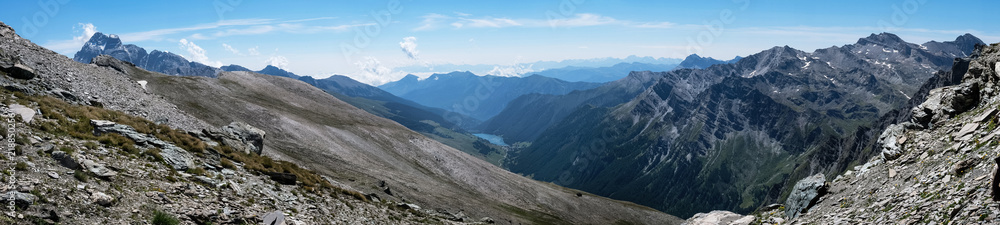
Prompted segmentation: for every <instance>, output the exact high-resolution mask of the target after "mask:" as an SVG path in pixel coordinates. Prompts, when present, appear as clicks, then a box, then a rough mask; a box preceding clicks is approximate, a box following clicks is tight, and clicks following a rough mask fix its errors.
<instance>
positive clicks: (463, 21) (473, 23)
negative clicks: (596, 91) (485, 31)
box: [413, 13, 673, 31]
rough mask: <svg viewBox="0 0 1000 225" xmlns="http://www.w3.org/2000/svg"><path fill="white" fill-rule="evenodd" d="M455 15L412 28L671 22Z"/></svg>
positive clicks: (660, 25)
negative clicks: (446, 25) (444, 25)
mask: <svg viewBox="0 0 1000 225" xmlns="http://www.w3.org/2000/svg"><path fill="white" fill-rule="evenodd" d="M455 14H456V15H458V16H457V17H452V16H445V15H441V14H434V13H431V14H427V15H425V16H423V18H424V20H423V21H422V22H421V23H420V24H421V25H420V26H419V27H417V28H414V29H413V30H416V31H419V30H431V29H435V28H439V27H441V26H442V25H443V24H448V25H450V26H451V27H453V28H455V29H462V28H505V27H586V26H602V25H619V26H627V27H634V28H669V27H671V26H673V23H669V22H645V23H637V22H632V21H624V20H617V19H615V18H611V17H607V16H602V15H598V14H591V13H580V14H574V15H573V16H572V17H566V18H552V19H548V20H543V19H529V18H500V17H488V16H487V17H478V18H473V17H471V16H472V15H469V14H464V13H455Z"/></svg>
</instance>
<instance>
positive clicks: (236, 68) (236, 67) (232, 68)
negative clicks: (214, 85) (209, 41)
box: [219, 64, 253, 72]
mask: <svg viewBox="0 0 1000 225" xmlns="http://www.w3.org/2000/svg"><path fill="white" fill-rule="evenodd" d="M219 69H222V71H230V72H232V71H253V70H250V69H247V68H246V67H243V66H240V65H236V64H230V65H228V66H222V67H219Z"/></svg>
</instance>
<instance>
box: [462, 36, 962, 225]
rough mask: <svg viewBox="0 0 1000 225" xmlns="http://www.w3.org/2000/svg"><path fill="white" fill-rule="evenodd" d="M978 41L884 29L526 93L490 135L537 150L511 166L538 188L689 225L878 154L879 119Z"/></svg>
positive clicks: (487, 127) (744, 208) (749, 206)
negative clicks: (874, 133) (922, 39)
mask: <svg viewBox="0 0 1000 225" xmlns="http://www.w3.org/2000/svg"><path fill="white" fill-rule="evenodd" d="M976 44H982V41H980V40H979V39H978V38H975V37H974V36H972V35H968V34H967V35H963V36H961V37H959V38H957V39H956V40H955V41H952V42H942V43H938V42H929V43H927V44H925V45H917V44H911V43H906V42H905V41H903V40H902V39H900V38H899V37H897V36H896V35H893V34H888V33H882V34H873V35H871V36H869V37H865V38H861V39H859V40H858V41H857V42H856V43H855V44H849V45H844V46H841V47H830V48H826V49H818V50H816V51H814V52H812V53H808V52H803V51H799V50H796V49H793V48H790V47H788V46H784V47H774V48H772V49H768V50H765V51H763V52H760V53H757V54H753V55H750V56H747V57H746V58H742V59H740V60H739V61H737V62H735V63H733V64H719V65H714V66H710V67H708V68H706V69H679V70H674V71H669V72H661V73H650V72H643V73H638V72H633V73H632V74H630V75H629V77H627V78H625V79H623V80H619V81H615V82H611V83H608V84H605V85H604V86H602V87H599V88H597V89H592V90H588V91H581V92H575V93H570V94H567V95H562V96H552V95H526V96H522V97H521V98H519V99H516V100H514V101H512V102H511V103H510V104H509V106H508V108H506V109H504V112H502V113H500V114H499V115H497V116H496V117H494V118H493V119H491V120H489V121H486V122H484V125H483V126H482V127H481V129H482V130H483V131H484V132H488V133H489V132H493V133H494V134H498V135H501V136H503V137H504V138H510V139H513V140H514V141H523V142H531V144H530V146H528V147H526V148H524V149H523V150H520V151H516V152H512V153H510V157H509V158H508V161H507V164H506V165H507V167H508V168H509V169H510V170H511V171H513V172H516V173H521V174H525V175H529V176H531V177H533V178H535V179H538V180H542V181H550V182H554V183H556V184H559V185H564V186H568V187H574V188H580V189H582V190H586V191H589V192H593V193H596V194H600V195H602V196H608V197H612V198H615V199H621V200H628V201H633V202H636V203H639V204H643V205H647V206H651V207H654V208H657V209H660V210H663V211H665V212H668V213H671V214H674V215H678V216H682V217H688V216H691V215H693V214H694V213H697V212H706V211H709V210H712V209H726V210H732V211H736V212H742V213H747V212H750V211H752V210H754V209H757V208H758V207H762V206H765V205H767V204H771V203H776V202H777V201H778V200H779V199H784V196H787V195H788V193H789V191H790V189H791V186H792V185H794V183H792V181H795V180H798V179H800V178H803V177H806V176H808V175H811V174H816V173H824V174H827V175H834V174H837V173H839V172H841V171H844V170H845V169H847V168H848V166H849V165H854V164H857V163H859V162H863V161H864V160H867V159H868V158H869V157H870V156H871V155H872V154H873V151H872V150H871V149H864V148H857V147H856V146H862V147H863V146H865V144H866V143H867V142H868V141H870V140H871V137H870V133H871V132H868V130H869V129H871V127H873V126H875V124H876V123H877V122H878V120H879V118H880V117H881V116H883V115H884V114H886V113H887V112H890V111H893V110H895V109H897V108H899V107H904V106H905V104H906V103H907V102H908V101H909V100H910V98H911V95H914V94H915V93H916V92H917V91H918V89H919V88H920V86H918V85H915V84H923V83H924V82H925V81H927V80H928V78H930V77H932V76H933V75H934V74H935V72H936V71H947V70H950V68H951V66H952V61H953V60H952V59H953V58H954V57H953V56H963V55H966V54H969V53H971V52H972V51H971V50H970V49H972V48H973V47H974V46H975V45H976ZM967 50H968V51H967ZM626 82H628V83H632V84H634V85H626V84H625V83H626ZM513 115H540V116H532V117H530V118H523V117H517V116H513ZM539 130H543V131H542V132H537V131H539Z"/></svg>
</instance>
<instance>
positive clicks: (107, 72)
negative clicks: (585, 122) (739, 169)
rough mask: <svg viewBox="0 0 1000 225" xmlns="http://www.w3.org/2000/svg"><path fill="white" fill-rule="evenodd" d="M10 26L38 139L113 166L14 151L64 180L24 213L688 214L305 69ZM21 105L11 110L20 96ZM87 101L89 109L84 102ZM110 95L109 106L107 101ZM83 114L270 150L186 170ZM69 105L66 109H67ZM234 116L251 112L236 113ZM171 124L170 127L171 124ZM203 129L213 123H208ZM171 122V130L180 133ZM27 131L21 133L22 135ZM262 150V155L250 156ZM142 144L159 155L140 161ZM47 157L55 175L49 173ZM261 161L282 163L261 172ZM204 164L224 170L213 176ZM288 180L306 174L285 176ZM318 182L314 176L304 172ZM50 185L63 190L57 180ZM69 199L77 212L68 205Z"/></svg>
mask: <svg viewBox="0 0 1000 225" xmlns="http://www.w3.org/2000/svg"><path fill="white" fill-rule="evenodd" d="M0 38H2V41H0V59H2V60H0V62H3V63H0V66H2V67H3V71H2V75H0V82H2V84H3V86H4V87H5V90H13V91H12V92H18V93H20V94H14V95H16V96H25V97H18V99H20V100H15V101H16V102H17V103H19V105H21V106H24V107H29V108H28V109H29V110H22V111H21V112H24V113H28V112H37V111H42V112H43V113H42V115H41V116H42V117H43V119H40V120H37V121H41V122H35V123H34V124H27V126H31V129H34V132H39V138H34V137H32V139H35V140H36V141H42V142H45V143H54V144H58V145H66V147H67V150H71V151H75V152H76V153H77V154H80V155H83V156H85V157H83V158H80V157H76V156H74V157H73V158H74V159H87V160H89V161H87V160H80V162H83V163H81V164H85V167H86V168H87V169H86V170H75V171H77V172H74V173H84V175H80V176H99V177H101V178H100V179H94V180H91V181H89V182H83V183H78V182H75V181H70V180H65V179H73V178H67V177H68V176H72V175H66V173H62V172H66V171H74V170H73V169H69V168H68V167H67V168H64V166H60V165H59V164H61V163H62V161H56V160H63V159H65V158H64V157H56V156H55V155H57V154H55V151H52V152H53V153H47V152H45V151H44V150H39V151H38V152H41V153H38V152H36V151H35V149H34V148H36V147H34V146H32V147H31V148H32V149H31V151H26V152H30V153H29V154H31V156H32V157H24V156H22V155H17V156H16V157H17V158H16V159H15V160H19V162H30V163H25V167H26V168H27V169H26V171H21V172H19V173H18V174H20V175H24V177H23V178H31V179H56V180H59V182H26V183H25V184H26V185H25V187H26V189H22V188H17V189H16V190H14V191H13V192H8V193H11V194H13V195H14V197H15V203H17V204H22V203H24V202H28V204H26V205H25V204H22V206H26V207H27V209H28V210H36V209H40V210H37V211H24V207H22V208H21V209H19V210H21V211H18V212H22V213H31V214H30V215H29V217H25V218H26V219H25V220H29V219H33V218H36V219H41V220H60V221H62V223H72V224H76V223H82V224H93V223H102V224H105V223H120V222H127V221H137V220H143V221H146V220H148V219H147V218H151V217H153V216H152V214H154V213H152V212H147V211H141V212H137V211H135V210H136V209H140V208H139V207H140V206H141V205H142V204H145V206H147V207H152V208H159V209H161V210H164V211H166V212H167V213H168V214H173V215H183V218H181V219H183V220H184V221H186V222H185V223H195V221H202V222H199V223H204V222H205V221H208V222H212V223H216V222H218V223H229V220H221V219H219V218H232V217H235V216H238V217H239V218H240V219H249V221H250V222H249V223H258V222H264V221H261V219H263V218H264V215H265V214H266V212H269V211H273V210H284V212H283V213H282V212H279V214H283V215H290V217H294V218H295V220H296V221H299V222H305V223H307V224H331V223H388V224H397V223H399V224H422V223H446V224H448V223H465V222H457V221H470V220H471V218H483V217H491V218H493V219H489V220H483V222H484V223H489V222H494V223H500V224H521V223H538V224H579V223H601V224H613V223H626V224H628V223H633V224H676V223H677V222H678V220H677V218H676V217H673V216H670V215H667V214H664V213H662V212H658V211H655V210H653V209H650V208H646V207H642V206H638V205H634V204H629V203H625V202H619V201H614V200H610V199H606V198H603V197H599V196H594V195H591V194H587V193H583V192H578V191H575V190H572V189H566V188H562V187H558V186H555V185H552V184H547V183H543V182H538V181H533V180H530V179H527V178H524V177H521V176H518V175H515V174H513V173H510V172H507V171H504V170H502V169H500V168H498V167H496V166H493V165H490V164H488V163H486V162H484V161H482V160H478V159H475V158H473V157H471V156H469V155H467V154H465V153H462V152H460V151H458V150H455V149H453V148H450V147H448V146H445V145H443V144H441V143H438V142H435V141H433V140H431V139H429V138H426V137H424V136H422V135H420V134H419V133H416V132H413V131H411V130H408V129H406V128H405V127H403V126H401V125H399V124H397V123H394V122H392V121H390V120H387V119H384V118H380V117H377V116H374V115H371V114H368V113H366V112H365V111H363V110H360V109H358V108H355V107H353V106H351V105H349V104H347V103H345V102H343V101H340V100H338V99H336V98H334V97H333V96H331V95H329V94H327V93H326V92H324V91H322V90H320V89H317V88H315V87H313V86H310V85H308V84H306V83H304V82H302V81H298V80H294V79H290V78H283V77H277V76H269V75H262V74H256V73H250V72H225V73H221V74H220V76H219V77H218V78H208V77H190V76H188V77H179V76H169V75H165V74H160V73H155V72H149V71H146V70H143V69H141V68H138V67H135V66H134V65H133V64H130V63H127V62H122V61H119V60H117V59H115V58H112V57H98V59H99V60H97V61H94V62H92V63H93V64H90V65H87V64H80V63H77V62H74V61H71V60H70V59H68V58H65V57H63V56H60V55H58V54H57V53H55V52H52V51H49V50H45V49H44V48H41V47H39V46H37V45H34V44H32V43H31V42H29V41H27V40H24V39H21V38H20V37H18V36H17V35H16V34H14V32H13V29H11V28H10V27H8V26H6V25H4V24H2V23H0ZM32 67H33V68H32ZM27 75H30V76H27ZM28 96H30V97H31V98H30V99H35V98H38V99H56V100H25V99H29V98H28ZM22 98H23V99H22ZM12 100H14V99H12ZM58 101H65V102H68V103H69V104H67V105H71V106H65V107H67V108H56V109H55V110H53V109H50V108H42V106H45V105H48V104H52V103H53V102H58ZM32 102H34V103H35V104H32ZM9 103H10V102H9V101H5V102H4V104H5V105H6V104H9ZM11 105H12V106H10V108H12V109H13V108H17V109H18V110H20V108H21V107H20V106H13V104H11ZM84 105H90V106H86V107H92V108H86V107H84ZM34 107H39V108H37V109H35V108H34ZM78 107H83V108H85V109H87V110H83V111H79V109H78ZM98 107H103V109H100V110H98V109H96V108H98ZM103 110H107V111H115V112H114V113H111V112H107V111H103ZM76 114H82V115H87V116H97V117H102V118H103V117H108V118H109V119H114V120H119V121H120V122H129V123H134V124H145V125H143V126H137V127H135V129H134V130H135V132H140V133H143V134H146V135H153V136H156V137H163V138H164V139H169V140H177V141H176V142H174V143H176V146H175V147H177V146H179V147H182V148H183V151H181V150H176V149H174V148H173V147H170V148H168V147H166V146H167V145H166V144H163V142H162V140H161V141H155V140H151V138H149V137H150V136H144V135H138V134H136V133H134V132H131V133H129V132H125V131H119V132H123V135H126V136H129V138H130V139H132V137H135V138H134V139H133V140H136V141H135V143H136V145H139V143H160V144H159V146H160V147H163V148H164V150H163V151H161V152H159V153H161V154H159V155H160V156H161V157H163V158H164V160H165V161H167V162H171V161H172V160H167V158H169V159H174V158H173V157H176V156H177V155H168V152H171V151H168V150H166V149H172V150H174V151H178V152H188V153H190V154H191V155H194V156H195V157H198V160H196V161H201V160H211V158H213V157H212V155H214V154H212V153H211V152H209V151H208V149H214V147H212V148H206V149H204V151H205V152H202V154H204V156H203V155H200V154H197V152H198V151H199V150H197V149H200V148H199V147H197V146H200V145H197V146H195V145H192V144H193V143H194V144H197V143H204V142H208V141H202V142H199V141H194V140H192V139H190V138H189V137H190V136H191V135H192V134H196V135H198V136H202V135H204V136H206V137H210V136H220V135H221V136H225V135H226V134H222V133H220V132H215V131H212V130H216V129H217V128H218V127H225V126H235V127H253V128H247V129H243V130H249V131H251V132H253V133H256V135H255V136H257V137H261V138H263V140H262V142H260V143H261V147H262V148H261V150H262V151H261V155H263V157H267V158H268V159H267V160H265V159H264V158H258V157H257V156H254V155H253V154H256V153H239V154H238V155H232V154H236V153H233V152H231V151H228V150H225V149H226V148H222V149H220V150H219V151H221V152H217V153H219V155H215V156H216V157H222V158H215V159H216V160H220V164H221V166H220V167H209V166H207V165H202V164H200V163H198V164H188V165H191V166H193V167H191V168H192V169H194V170H186V171H176V170H173V169H171V168H168V167H166V166H164V165H162V164H159V162H157V161H156V160H157V157H155V156H156V155H157V154H155V153H156V151H153V150H151V149H152V148H150V149H146V147H142V149H139V150H138V153H136V154H134V155H133V156H129V155H127V154H132V153H128V152H130V151H132V150H130V147H125V146H129V145H128V144H127V143H128V142H125V141H121V140H117V139H116V140H111V139H109V140H107V141H99V144H94V143H98V141H96V140H89V139H83V140H80V138H89V136H87V134H88V133H89V132H88V131H89V130H88V129H86V128H89V127H88V126H86V125H85V124H86V123H82V122H81V121H86V120H85V119H87V117H81V116H79V115H76ZM58 115H65V116H64V117H62V118H60V117H59V116H58ZM24 121H27V120H24ZM154 122H155V123H154ZM233 122H239V123H236V124H237V125H231V124H233ZM53 124H55V125H53ZM67 124H68V125H67ZM91 124H92V126H93V127H94V128H95V129H96V128H97V127H107V126H113V125H111V124H108V123H106V122H92V123H91ZM150 124H152V125H150ZM240 124H243V125H240ZM64 125H65V126H64ZM18 126H21V124H18ZM150 126H152V127H153V128H150V130H147V129H140V128H143V127H146V128H148V127H150ZM167 126H169V127H172V128H171V129H169V130H168V129H167ZM115 127H116V126H115ZM154 128H155V129H154ZM173 128H180V129H183V130H187V131H190V132H183V131H177V130H173ZM123 129H124V128H123ZM203 129H204V130H207V131H203V132H199V131H201V130H203ZM65 130H69V131H78V130H84V133H73V134H72V135H71V134H67V133H62V132H60V131H65ZM125 130H127V129H125ZM170 130H172V131H173V132H168V131H170ZM223 130H224V131H225V130H233V128H223ZM226 132H228V131H226ZM126 133H127V134H126ZM26 134H27V132H20V133H19V134H18V135H26ZM154 134H155V135H154ZM263 134H266V135H263ZM19 137H23V136H19ZM113 137H114V136H111V137H109V138H113ZM240 137H242V136H240ZM240 139H242V138H240ZM140 140H141V141H140ZM181 140H184V141H181ZM84 142H92V143H91V144H93V146H95V147H85V148H86V149H84V148H83V147H81V148H78V149H75V150H73V149H72V148H74V147H76V146H88V145H91V144H86V143H84ZM227 143H233V142H231V141H222V142H218V144H220V145H226V146H228V144H227ZM245 143H257V142H254V141H250V142H245ZM17 144H19V145H23V144H30V141H19V142H18V143H17ZM154 145H156V144H154ZM206 145H207V144H206ZM24 147H27V146H24ZM149 151H152V152H149ZM142 152H147V153H148V154H146V153H142ZM46 154H53V155H52V156H49V155H46ZM144 154H146V155H144ZM182 155H183V154H182ZM220 155H221V156H220ZM251 156H253V157H254V158H246V157H251ZM135 157H138V158H140V159H141V160H149V162H148V163H142V162H141V161H140V160H138V159H136V158H135ZM250 159H254V160H250ZM227 160H231V161H232V163H233V165H229V166H227V165H226V163H225V162H226V161H227ZM277 160H281V161H285V162H281V161H277ZM32 161H34V162H32ZM289 162H290V163H289ZM292 165H295V166H294V167H293V166H292ZM18 167H20V166H18ZM31 168H41V169H43V170H40V171H35V170H31ZM174 168H176V167H174ZM221 168H234V170H235V172H234V174H230V173H228V172H226V170H222V169H221ZM296 168H299V169H296ZM48 169H52V170H51V172H56V173H55V174H56V175H47V174H46V173H48V172H47V171H49V170H48ZM199 169H201V170H199ZM300 169H305V170H308V171H313V172H304V173H299V174H302V176H299V177H298V178H299V179H296V177H295V176H289V175H287V174H284V173H289V172H301V171H302V170H300ZM19 171H20V170H19ZM254 171H258V172H254ZM259 171H271V172H270V173H264V174H262V173H261V172H259ZM60 173H61V174H62V175H61V176H60ZM87 174H89V175H87ZM200 174H209V175H213V176H214V175H221V177H220V176H215V177H214V178H213V177H204V178H202V177H199V176H202V175H200ZM307 174H312V175H307ZM29 176H30V177H29ZM227 176H229V177H231V178H232V177H235V178H236V180H232V182H233V183H230V184H229V185H211V183H212V181H218V180H225V179H227V178H226V177H227ZM46 177H49V178H46ZM53 177H54V178H53ZM60 177H62V178H60ZM168 177H169V178H168ZM268 177H270V178H268ZM317 177H321V178H317ZM240 178H246V179H240ZM18 179H20V178H18ZM76 179H80V180H84V179H86V178H76ZM107 179H110V180H107ZM300 179H301V180H300ZM272 180H273V181H272ZM226 181H227V182H228V181H229V180H226ZM288 181H292V183H295V184H297V185H299V186H295V187H292V186H290V184H284V183H288ZM306 181H308V182H310V183H309V184H306V183H305V182H306ZM324 181H325V182H324ZM320 183H329V184H330V185H331V186H333V187H336V188H339V189H332V190H354V191H347V192H343V193H356V191H360V192H363V193H366V195H365V196H361V195H360V194H358V195H357V196H358V198H357V199H355V200H350V199H353V198H352V197H347V198H343V197H332V196H339V195H340V194H336V193H340V192H335V191H332V190H328V189H322V188H320V189H318V190H317V189H315V188H319V187H318V186H316V185H318V184H320ZM38 185H51V186H40V187H42V189H41V190H42V191H45V192H40V194H32V193H33V192H32V191H31V190H32V188H33V187H39V186H38ZM321 186H323V185H321ZM45 187H52V189H49V190H46V189H45ZM160 188H165V189H160ZM331 188H332V187H331ZM41 193H45V194H50V195H43V196H60V197H59V199H55V197H53V199H52V201H55V202H57V203H58V206H55V205H53V204H52V203H45V202H47V201H48V200H41V199H40V198H38V196H39V195H42V194H41ZM98 193H100V194H98ZM106 193H110V194H106ZM352 195H353V194H352ZM29 196H35V197H29ZM63 196H64V197H65V198H63ZM109 198H110V200H108V199H109ZM4 199H8V198H4ZM375 199H380V200H375ZM29 200H30V201H29ZM381 200H384V201H385V203H382V202H383V201H381ZM34 201H39V202H41V203H40V204H46V206H45V208H42V207H35V206H33V204H32V202H34ZM89 201H93V203H92V204H91V203H88V202H89ZM230 201H232V202H230ZM108 203H110V204H108ZM150 203H151V204H150ZM403 203H406V204H403ZM355 204H358V205H355ZM60 207H62V208H60ZM328 207H329V208H328ZM421 207H422V208H421ZM46 209H51V210H46ZM142 209H143V210H145V209H146V208H142ZM63 210H72V212H79V213H72V214H71V213H64V212H62V211H63ZM234 210H237V212H234ZM333 214H336V215H333ZM51 215H57V216H51ZM68 215H72V217H70V216H68ZM331 215H332V216H331ZM421 215H425V216H421ZM433 215H445V216H444V217H438V216H433ZM158 217H159V216H158ZM168 217H169V216H168ZM196 218H197V219H196ZM452 219H453V220H454V221H452ZM25 220H21V219H19V218H12V219H10V220H6V219H5V220H4V221H13V223H15V224H21V223H22V222H25V223H28V222H30V223H35V222H37V221H25ZM220 221H221V222H220ZM234 221H235V220H234ZM289 223H291V222H289Z"/></svg>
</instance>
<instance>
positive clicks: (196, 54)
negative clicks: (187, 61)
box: [180, 39, 222, 67]
mask: <svg viewBox="0 0 1000 225" xmlns="http://www.w3.org/2000/svg"><path fill="white" fill-rule="evenodd" d="M180 46H181V49H184V50H186V51H187V52H188V54H191V60H194V61H195V62H199V63H201V64H205V65H209V66H213V67H220V66H222V62H219V61H211V60H208V56H207V55H206V53H205V49H202V48H201V47H199V46H198V45H195V44H194V42H190V41H188V40H187V39H181V40H180Z"/></svg>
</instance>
